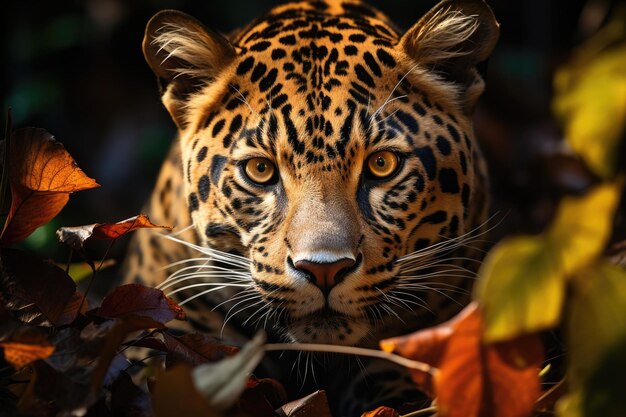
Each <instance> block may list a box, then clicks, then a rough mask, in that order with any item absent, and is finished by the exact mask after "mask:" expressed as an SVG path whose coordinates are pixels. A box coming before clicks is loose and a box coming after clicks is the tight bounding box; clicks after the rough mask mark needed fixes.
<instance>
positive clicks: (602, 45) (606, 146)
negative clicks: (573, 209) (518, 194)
mask: <svg viewBox="0 0 626 417" xmlns="http://www.w3.org/2000/svg"><path fill="white" fill-rule="evenodd" d="M625 26H626V19H619V18H618V19H614V20H613V22H612V23H611V24H610V25H609V26H607V27H606V28H605V29H604V30H603V31H601V32H600V33H599V34H598V35H597V36H595V37H594V38H592V39H590V40H589V41H588V42H587V44H586V45H584V46H583V47H582V48H581V50H580V51H579V53H578V54H577V56H576V57H575V58H574V59H573V60H572V62H570V63H569V64H568V65H567V66H565V67H563V68H561V69H560V70H559V71H558V72H557V73H556V76H555V79H554V86H555V98H554V102H553V110H554V113H555V115H556V116H557V117H558V118H559V119H561V122H562V123H563V125H564V128H565V135H566V138H567V141H568V143H569V144H570V146H571V147H572V148H573V149H574V151H576V152H577V153H578V154H579V155H581V157H582V158H583V159H584V161H585V162H586V163H587V165H588V166H589V167H590V168H591V170H592V171H593V172H595V173H596V174H597V175H599V176H601V177H603V178H611V177H612V176H613V175H614V174H615V171H616V166H617V162H618V159H617V158H618V155H619V153H618V152H617V150H618V148H619V144H620V140H621V138H622V137H623V134H624V132H625V131H626V35H625V34H626V27H625Z"/></svg>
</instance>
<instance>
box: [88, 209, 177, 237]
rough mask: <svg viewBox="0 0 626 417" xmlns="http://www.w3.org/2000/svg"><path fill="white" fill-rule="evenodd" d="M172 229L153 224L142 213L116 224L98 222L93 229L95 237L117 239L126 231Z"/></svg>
mask: <svg viewBox="0 0 626 417" xmlns="http://www.w3.org/2000/svg"><path fill="white" fill-rule="evenodd" d="M154 228H160V229H168V230H169V229H171V227H169V226H159V225H156V224H153V223H152V222H151V221H150V219H149V218H148V216H146V215H145V214H140V215H138V216H135V217H131V218H130V219H126V220H122V221H121V222H117V223H114V224H98V225H96V227H94V229H93V238H94V239H105V240H106V239H117V238H118V237H120V236H123V235H125V234H126V233H129V232H132V231H133V230H137V229H154Z"/></svg>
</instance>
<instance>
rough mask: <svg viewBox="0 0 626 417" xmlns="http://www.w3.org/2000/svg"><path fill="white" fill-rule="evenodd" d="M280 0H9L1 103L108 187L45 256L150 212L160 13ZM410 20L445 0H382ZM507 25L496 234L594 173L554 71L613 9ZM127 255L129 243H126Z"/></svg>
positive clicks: (514, 9)
mask: <svg viewBox="0 0 626 417" xmlns="http://www.w3.org/2000/svg"><path fill="white" fill-rule="evenodd" d="M279 3H280V2H279V1H274V0H231V1H191V0H152V1H147V0H134V1H130V0H83V1H78V0H74V1H70V0H64V1H54V2H52V1H29V0H24V1H10V2H6V3H5V4H4V5H3V13H2V14H3V24H2V25H1V27H0V31H1V33H2V43H1V45H0V52H1V54H2V62H3V65H2V69H1V71H2V74H1V81H0V82H1V84H0V97H1V98H2V106H3V107H2V109H3V112H6V109H7V108H8V107H11V108H12V109H13V110H12V111H13V126H14V128H17V127H25V126H35V127H43V128H45V129H47V130H48V131H50V132H51V133H52V134H53V135H55V137H56V138H57V139H58V140H60V141H61V142H62V143H63V144H64V145H65V147H66V148H67V149H68V150H69V152H70V153H71V154H72V155H73V156H74V158H75V159H76V160H77V162H78V164H79V166H80V167H81V168H82V169H83V170H84V171H85V172H86V173H87V174H88V175H90V176H91V177H93V178H95V179H96V180H97V181H98V182H99V183H100V184H101V185H102V187H101V188H100V189H96V190H90V191H85V192H81V193H78V194H76V195H74V196H73V197H72V198H71V199H70V203H69V204H68V206H67V207H66V208H65V209H64V211H63V212H62V213H61V214H60V215H59V216H58V217H57V218H56V219H55V220H53V222H52V223H51V224H49V225H48V226H45V227H43V228H41V229H40V230H38V231H37V232H36V233H34V234H33V235H32V236H31V237H30V238H29V239H28V241H27V242H26V245H27V246H29V247H30V248H31V249H35V250H37V251H39V252H40V253H43V254H44V255H45V256H50V257H54V258H59V259H60V258H63V259H64V257H65V256H66V254H67V252H66V250H65V249H64V248H60V246H59V245H56V244H54V243H52V242H53V241H54V240H55V237H54V230H56V228H57V227H59V226H71V225H78V224H87V223H94V222H114V221H118V220H121V219H125V218H127V217H130V216H133V215H135V214H138V213H139V212H140V209H141V206H142V204H143V203H144V201H145V200H146V199H147V197H148V195H149V194H150V192H151V188H152V184H153V182H154V180H155V178H156V174H157V172H158V169H159V166H160V163H161V161H162V159H163V157H164V155H165V153H166V151H167V149H168V147H169V145H170V142H171V140H172V138H173V137H174V135H175V128H174V125H173V123H172V122H171V121H170V119H169V116H168V114H167V113H166V111H165V109H164V108H163V107H162V105H161V103H160V100H159V95H158V92H157V86H156V80H155V77H154V76H153V74H152V72H151V71H150V69H149V68H148V66H147V65H146V64H145V62H144V59H143V56H142V52H141V41H142V37H143V30H144V26H145V24H146V22H147V21H148V19H149V18H150V17H151V16H152V15H153V14H154V13H155V12H157V11H159V10H161V9H165V8H171V9H178V10H182V11H184V12H187V13H189V14H191V15H193V16H195V17H197V18H198V19H199V20H201V21H203V22H204V23H205V24H207V25H208V26H210V27H212V28H215V29H217V30H219V31H222V32H224V33H227V32H229V31H231V30H233V29H235V28H237V27H240V26H243V25H245V24H246V23H248V22H249V21H250V20H251V19H253V18H254V17H256V16H258V15H259V14H260V13H262V12H263V11H264V10H266V9H268V8H270V7H271V6H273V5H276V4H279ZM371 3H372V4H374V5H376V6H377V7H379V8H380V9H381V10H382V11H384V12H386V13H387V14H388V15H389V16H390V17H391V18H392V20H394V21H395V22H396V23H397V24H398V26H399V27H400V28H402V29H406V28H408V27H410V26H411V25H412V24H413V23H414V22H416V21H417V20H418V19H419V17H420V16H421V15H422V14H423V13H424V12H425V11H427V10H428V9H429V8H430V7H432V6H433V5H434V4H435V3H436V1H433V0H385V1H382V0H378V1H371ZM488 3H489V4H490V5H491V6H492V8H493V10H494V12H495V14H496V16H497V18H498V20H499V21H500V23H501V38H500V42H499V44H498V46H497V47H496V50H495V52H494V54H493V56H492V58H491V59H490V61H489V62H488V64H487V65H485V66H484V67H483V68H481V70H482V71H483V72H484V74H485V75H486V79H487V86H488V87H487V91H486V93H485V95H484V96H483V98H482V100H481V103H480V106H479V108H478V109H477V112H476V130H477V134H478V137H479V139H480V140H481V141H482V142H483V148H484V150H485V153H486V155H487V157H488V159H489V164H490V169H491V171H492V180H493V189H494V195H495V203H494V210H497V211H498V212H499V213H501V215H500V217H501V218H504V221H503V222H502V223H501V225H500V226H499V227H498V229H497V230H496V237H494V239H497V236H498V235H499V236H501V235H504V234H507V233H512V232H525V233H529V232H538V231H540V230H541V229H542V228H543V227H544V225H545V224H546V222H547V221H548V220H549V218H550V215H551V213H552V211H553V208H554V203H555V202H556V201H557V200H558V198H559V197H560V196H561V195H562V194H563V193H571V192H580V191H582V190H583V189H585V188H586V187H587V186H588V185H589V184H590V183H592V182H593V181H594V178H593V176H592V175H591V174H589V172H588V171H587V170H586V169H585V167H584V166H583V165H582V164H581V163H580V162H579V161H578V159H577V158H575V157H573V156H572V155H570V154H568V152H566V151H564V150H563V146H562V142H561V133H560V130H559V128H558V126H557V124H556V123H555V122H554V121H553V117H552V115H551V108H550V105H551V98H552V79H553V74H554V70H555V69H556V68H557V67H558V66H559V65H561V64H562V63H564V62H565V61H566V60H567V58H568V57H569V56H570V54H571V52H572V49H573V48H575V47H576V46H577V45H578V44H580V43H581V41H583V40H584V39H586V38H588V37H589V36H591V35H592V34H593V33H595V32H596V31H597V29H598V28H599V27H600V26H601V25H602V24H603V23H604V21H605V20H606V17H607V14H608V13H610V12H611V10H614V9H615V8H616V7H617V5H618V2H617V1H610V0H558V1H549V0H524V1H515V2H514V1H510V0H490V1H488ZM116 249H117V252H116V253H115V254H116V255H117V256H119V255H120V254H121V253H122V250H123V245H118V246H117V248H116Z"/></svg>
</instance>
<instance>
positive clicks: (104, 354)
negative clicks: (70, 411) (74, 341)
mask: <svg viewBox="0 0 626 417" xmlns="http://www.w3.org/2000/svg"><path fill="white" fill-rule="evenodd" d="M163 327H164V326H163V325H162V324H161V323H159V322H157V321H155V320H153V319H152V318H150V317H142V316H133V315H128V316H125V317H123V318H122V319H120V320H116V321H115V322H114V324H113V326H112V327H111V328H110V329H107V330H108V331H106V335H105V336H104V338H103V343H102V345H101V346H102V347H101V350H100V352H99V355H98V359H97V365H96V366H95V367H94V369H93V371H92V373H91V386H92V390H93V391H94V392H95V391H96V390H98V389H99V388H100V386H101V385H102V384H103V383H104V384H108V383H109V382H112V381H111V379H115V378H116V377H117V374H118V373H119V372H116V373H115V374H113V375H109V373H110V371H111V369H110V366H111V363H113V360H114V358H115V357H116V356H117V355H118V350H119V348H120V346H121V345H122V342H123V341H124V339H125V338H126V336H128V334H130V333H132V332H135V331H137V330H147V329H154V328H157V329H160V328H163ZM86 330H87V328H86V329H85V330H83V332H82V334H81V336H83V337H84V336H86V335H87V334H86ZM96 334H99V332H98V333H96ZM91 337H93V336H91ZM125 362H126V361H122V364H123V365H122V366H123V368H122V369H126V367H127V363H125ZM122 369H120V371H121V370H122Z"/></svg>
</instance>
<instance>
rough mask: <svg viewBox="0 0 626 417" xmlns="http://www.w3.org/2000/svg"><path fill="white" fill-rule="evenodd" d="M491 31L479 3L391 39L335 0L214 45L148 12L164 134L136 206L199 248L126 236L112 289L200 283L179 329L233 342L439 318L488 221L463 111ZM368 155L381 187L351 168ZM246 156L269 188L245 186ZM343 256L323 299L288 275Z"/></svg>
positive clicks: (149, 55)
mask: <svg viewBox="0 0 626 417" xmlns="http://www.w3.org/2000/svg"><path fill="white" fill-rule="evenodd" d="M497 36H498V24H497V23H496V21H495V19H494V17H493V14H492V13H491V10H490V9H489V7H488V6H487V5H486V4H485V3H484V2H483V1H482V0H444V1H443V2H441V3H440V4H439V5H437V6H436V7H435V8H433V10H431V11H430V12H429V13H428V14H427V15H426V16H424V17H423V18H422V19H421V20H420V21H419V22H418V23H416V24H415V25H414V26H413V27H412V28H410V29H409V30H408V31H407V32H405V33H404V34H402V33H400V32H399V31H398V30H397V29H396V27H395V26H394V25H393V24H392V23H391V22H390V21H389V20H388V19H387V18H386V17H385V16H384V15H383V14H382V13H380V12H379V11H377V10H375V9H374V8H372V7H370V6H368V5H366V4H365V3H362V2H359V1H352V0H346V1H341V0H323V1H301V2H293V3H287V4H285V5H282V6H278V7H275V8H273V9H272V10H270V11H269V12H268V13H267V14H266V15H264V16H262V17H260V18H259V19H257V20H255V21H254V22H253V23H251V24H250V25H249V26H248V27H246V28H245V29H243V30H241V31H240V32H238V33H237V34H235V35H234V36H233V37H231V38H230V39H226V38H224V37H222V36H221V35H219V34H217V33H216V32H213V31H212V30H210V29H208V28H205V27H204V26H203V25H202V24H201V23H199V22H198V21H196V20H195V19H193V18H191V17H189V16H187V15H184V14H182V13H180V12H175V11H165V12H161V13H159V14H157V15H156V16H154V17H153V18H152V20H151V21H150V22H149V23H148V26H147V29H146V36H145V39H144V45H143V46H144V53H145V56H146V59H147V61H148V63H149V65H150V66H151V68H152V69H153V71H154V72H155V74H156V75H157V77H158V78H159V84H160V86H161V91H162V99H163V103H164V105H165V107H166V108H167V110H168V111H169V113H170V114H171V116H172V118H173V120H174V122H175V123H176V125H177V126H178V129H179V138H178V140H177V142H176V143H175V144H174V147H173V149H172V151H171V152H170V157H169V158H168V160H167V161H166V163H165V166H164V168H163V170H162V172H161V175H160V177H159V180H158V184H157V187H156V190H155V193H154V194H153V197H152V199H151V201H150V205H149V208H148V211H149V214H150V215H151V216H152V218H153V219H154V220H155V221H156V222H159V223H165V224H173V225H175V226H176V227H177V229H184V228H185V227H187V226H190V225H193V227H192V228H190V229H187V231H186V232H185V233H186V234H184V235H181V236H180V240H181V241H185V242H188V243H191V244H194V245H198V247H196V248H195V249H194V248H191V247H190V245H184V244H181V243H180V242H173V241H172V240H167V239H163V238H159V237H156V236H154V235H149V234H148V233H144V234H140V235H138V237H137V239H136V240H135V241H134V242H133V247H134V249H133V251H134V254H135V255H133V256H132V257H131V258H130V260H129V263H128V265H129V268H128V277H129V278H128V279H136V280H140V281H141V282H147V283H148V284H150V285H155V286H156V285H161V286H162V287H164V285H163V283H164V282H165V283H166V287H167V288H169V289H170V290H174V289H175V288H177V286H178V288H180V287H182V286H184V285H193V284H192V283H199V286H198V287H190V288H187V289H185V290H184V291H180V292H178V293H176V295H177V296H180V299H181V300H183V301H184V300H186V299H189V298H190V297H193V296H194V295H197V294H199V293H200V292H201V291H203V290H206V289H212V290H213V291H211V292H208V293H207V294H206V295H204V296H201V297H197V298H195V299H194V300H193V303H189V304H186V305H187V306H189V309H190V316H191V318H192V323H193V324H194V325H195V327H196V328H200V329H203V330H207V331H214V332H215V331H223V330H224V329H226V330H225V331H226V334H227V335H229V336H230V337H233V338H237V335H244V336H245V335H249V334H250V333H252V332H253V331H254V329H255V328H257V327H264V328H265V330H266V331H267V332H268V333H269V335H270V337H271V338H273V339H277V340H279V339H282V340H288V341H294V342H317V343H320V342H322V343H335V344H349V345H368V344H372V343H375V342H376V341H377V340H379V339H380V338H382V337H385V336H390V335H397V334H400V333H407V332H409V331H411V330H414V329H417V328H420V327H424V326H425V325H429V324H432V323H433V322H434V321H440V320H442V319H445V318H447V317H449V316H450V315H451V314H452V313H453V312H454V311H456V310H458V309H459V307H460V306H461V305H462V304H463V303H465V302H466V299H467V292H468V291H469V289H470V287H471V282H472V274H471V271H472V270H473V269H475V260H476V259H477V253H476V252H475V251H474V250H473V249H475V246H476V245H474V244H473V242H472V239H473V238H474V237H475V236H477V235H478V234H479V233H480V231H481V230H482V228H483V227H484V224H485V220H486V215H487V210H488V207H487V206H488V202H487V193H486V190H487V177H486V172H485V165H484V161H483V159H482V156H481V153H480V150H479V148H478V146H477V144H476V141H475V140H474V134H473V129H472V122H471V114H472V110H473V107H474V105H475V102H476V100H477V98H478V96H479V95H480V93H481V92H482V90H483V81H482V79H481V77H480V76H479V74H478V72H477V71H476V69H475V65H476V64H477V63H479V62H481V61H484V60H485V59H486V58H487V57H488V56H489V54H490V52H491V50H492V49H493V47H494V44H495V42H496V40H497ZM380 151H389V152H391V153H393V154H394V155H396V157H397V160H398V162H399V166H398V168H397V169H396V171H395V172H394V174H393V175H391V176H390V177H388V178H385V179H378V178H376V177H374V176H372V175H370V174H369V173H368V170H367V163H366V162H367V160H368V158H369V157H370V155H372V154H374V153H376V152H380ZM251 158H265V159H267V160H268V161H270V163H271V164H273V166H275V168H276V171H277V174H276V175H277V176H276V178H275V181H274V182H272V183H270V184H267V185H259V184H257V183H255V182H253V181H251V180H250V178H249V177H248V176H247V174H246V170H245V166H246V163H247V161H249V160H250V159H251ZM202 248H205V249H202ZM206 248H210V249H206ZM202 252H204V253H205V255H208V256H205V255H202ZM205 258H207V259H206V260H205ZM208 258H211V260H209V259H208ZM194 259H196V260H198V259H199V260H198V261H194ZM345 259H348V260H350V262H351V263H350V262H349V263H350V266H349V267H346V268H344V269H342V270H341V271H340V272H339V273H337V274H336V275H335V278H334V280H333V285H332V286H328V287H325V286H324V285H325V284H324V285H322V284H320V283H319V282H317V281H316V280H315V279H313V278H312V274H311V273H310V271H309V270H306V269H302V268H300V267H298V266H297V265H309V266H308V267H309V268H314V267H315V268H317V267H319V265H320V264H322V265H323V266H324V267H326V266H327V264H332V263H336V262H339V261H341V260H345ZM182 260H188V262H187V263H181V264H180V266H183V267H185V266H186V267H187V269H183V270H182V271H186V272H180V270H179V271H178V272H175V271H176V269H175V268H172V269H163V267H164V266H166V265H168V264H171V263H175V262H177V261H182ZM311 265H313V266H311ZM220 268H223V269H220ZM230 270H236V271H237V273H236V274H235V273H234V272H227V271H230ZM219 271H226V272H224V274H223V275H225V276H227V278H223V277H222V278H220V276H219V274H218V273H217V272H219ZM194 273H195V275H194ZM170 274H174V275H173V276H171V277H170V280H169V281H166V279H167V277H168V275H170ZM233 274H234V275H233ZM235 277H239V278H241V279H239V280H238V279H235ZM182 278H187V279H182ZM176 279H178V281H177V280H176ZM167 283H169V284H167ZM220 283H225V284H224V288H221V289H219V291H218V290H215V288H217V284H220ZM228 283H231V284H232V283H238V284H240V286H233V285H227V284H228ZM173 284H176V285H173ZM200 285H202V286H200ZM211 285H213V286H211ZM166 292H167V291H166ZM216 306H217V308H215V307H216ZM224 315H226V316H228V317H227V318H228V319H229V320H230V321H229V323H231V324H233V325H232V326H230V327H227V328H224V327H223V319H224ZM255 316H256V317H255Z"/></svg>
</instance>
